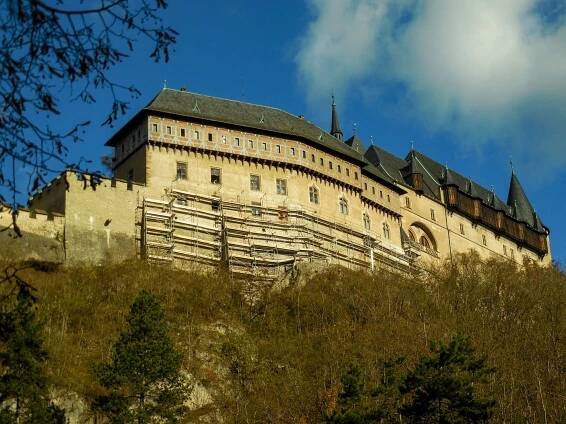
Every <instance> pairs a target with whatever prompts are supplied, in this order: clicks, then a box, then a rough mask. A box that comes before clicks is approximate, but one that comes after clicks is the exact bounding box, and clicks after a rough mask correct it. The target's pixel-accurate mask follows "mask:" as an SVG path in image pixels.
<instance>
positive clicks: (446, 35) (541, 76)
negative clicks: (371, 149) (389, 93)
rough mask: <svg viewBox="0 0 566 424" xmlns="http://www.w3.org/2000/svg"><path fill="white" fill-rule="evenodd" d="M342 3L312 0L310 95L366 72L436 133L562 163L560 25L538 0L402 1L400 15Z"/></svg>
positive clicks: (565, 80) (307, 58)
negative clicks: (395, 91)
mask: <svg viewBox="0 0 566 424" xmlns="http://www.w3.org/2000/svg"><path fill="white" fill-rule="evenodd" d="M339 4H340V5H337V2H335V1H331V0H327V1H324V0H318V1H316V2H315V11H316V13H317V15H316V18H315V20H314V22H313V23H312V24H311V26H310V27H309V31H308V33H307V35H306V37H305V39H304V41H303V44H302V49H301V51H300V53H299V55H298V63H299V69H300V73H301V75H302V76H303V77H304V80H305V82H306V84H307V90H308V92H309V95H310V96H311V98H316V96H318V95H321V94H326V93H324V90H327V89H328V87H331V86H335V87H339V88H341V89H344V88H345V87H348V86H349V85H350V84H352V83H353V82H355V81H359V80H360V78H364V77H365V78H364V79H363V83H368V82H370V83H378V84H381V85H383V84H387V83H388V82H391V81H394V82H401V83H402V84H404V86H405V87H406V88H407V90H408V92H409V93H410V96H411V99H412V103H413V106H414V111H413V112H415V113H414V114H413V116H419V117H420V118H421V119H422V123H423V124H424V125H426V126H428V127H429V129H431V130H432V131H437V130H442V131H449V132H452V133H454V134H455V135H457V136H458V137H457V138H456V139H457V140H458V141H459V142H464V143H469V145H474V146H477V145H481V144H482V143H486V142H487V141H492V140H495V141H498V142H500V143H505V144H506V147H507V148H508V150H509V151H510V153H513V154H514V156H519V157H521V156H522V157H523V159H525V161H529V160H531V161H533V162H536V161H539V160H541V159H543V160H545V162H546V163H548V164H549V165H551V166H552V165H554V166H561V165H566V25H565V24H564V20H563V19H562V21H560V20H554V22H552V19H550V21H551V23H552V25H549V22H548V20H543V19H541V18H540V16H539V15H538V14H537V10H536V6H539V3H538V1H537V0H473V1H467V0H462V1H455V0H427V1H408V2H404V4H403V6H404V9H403V10H402V12H404V13H397V12H399V2H391V3H388V2H386V1H385V0H384V1H363V0H360V1H355V0H343V1H341V2H339ZM560 4H561V3H558V5H560ZM393 7H396V10H395V11H394V10H392V8H393ZM362 8H363V12H360V13H359V14H358V13H355V12H356V11H359V10H361V9H362ZM559 9H560V8H558V9H557V10H559ZM370 11H373V13H372V12H370ZM562 12H564V10H562ZM348 13H350V14H351V15H352V16H353V17H357V19H359V20H358V21H356V22H352V21H351V17H350V19H340V16H341V15H347V14H348ZM360 15H361V17H360ZM407 16H410V18H409V19H407ZM362 17H364V18H365V19H364V18H362ZM400 17H403V19H404V20H403V19H400ZM336 25H338V27H337V28H335V26H336ZM329 32H330V33H331V34H333V35H329ZM329 39H330V40H331V41H329ZM325 40H326V41H325ZM360 40H361V41H360ZM325 43H326V46H329V45H330V46H332V47H333V48H331V49H324V48H323V47H324V46H325ZM358 43H359V44H358ZM329 65H331V66H329ZM329 68H330V70H329ZM334 69H335V70H337V71H336V72H334V71H333V70H334ZM534 145H536V147H537V148H536V149H533V148H532V147H533V146H534Z"/></svg>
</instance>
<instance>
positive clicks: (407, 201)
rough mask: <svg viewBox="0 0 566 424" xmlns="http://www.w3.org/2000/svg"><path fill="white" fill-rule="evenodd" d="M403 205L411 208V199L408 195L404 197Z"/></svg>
mask: <svg viewBox="0 0 566 424" xmlns="http://www.w3.org/2000/svg"><path fill="white" fill-rule="evenodd" d="M405 206H406V207H407V208H409V209H410V208H411V199H410V198H409V197H405Z"/></svg>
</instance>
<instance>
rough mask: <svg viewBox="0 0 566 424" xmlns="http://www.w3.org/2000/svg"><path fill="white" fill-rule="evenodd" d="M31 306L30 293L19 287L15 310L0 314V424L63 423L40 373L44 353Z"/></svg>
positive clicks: (60, 411)
mask: <svg viewBox="0 0 566 424" xmlns="http://www.w3.org/2000/svg"><path fill="white" fill-rule="evenodd" d="M34 303H35V302H34V297H33V296H32V295H31V293H30V291H29V289H27V288H24V287H20V288H19V290H18V293H17V295H16V299H15V304H14V306H13V307H9V306H8V307H7V310H6V311H4V312H2V313H0V345H1V349H0V375H1V376H0V423H14V422H15V423H33V424H48V423H63V422H64V421H65V417H64V413H63V411H62V410H60V409H59V408H57V407H56V406H54V405H53V404H52V403H51V402H50V400H49V397H48V387H47V378H46V376H45V374H44V372H43V365H44V362H45V360H46V359H47V352H46V351H45V349H44V348H43V342H42V338H41V330H42V326H41V324H40V323H39V322H38V321H37V319H36V316H35V311H34ZM4 306H6V305H4Z"/></svg>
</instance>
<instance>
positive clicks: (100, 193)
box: [65, 173, 144, 264]
mask: <svg viewBox="0 0 566 424" xmlns="http://www.w3.org/2000/svg"><path fill="white" fill-rule="evenodd" d="M67 180H68V182H69V189H68V191H67V194H66V205H65V251H66V257H67V262H68V263H69V264H76V263H94V264H100V263H103V262H106V261H112V262H115V261H123V260H125V259H128V258H133V257H136V255H137V253H138V249H137V245H136V238H137V237H138V235H139V227H138V225H137V224H139V220H138V219H136V214H139V211H138V205H139V204H141V199H142V198H143V193H142V192H143V190H144V186H142V185H138V184H131V185H128V184H127V183H126V182H125V181H115V186H113V183H112V180H110V179H106V178H105V179H102V182H101V184H99V185H97V186H96V190H93V189H92V188H91V187H89V186H87V187H86V188H84V185H83V182H82V181H80V180H78V179H77V177H76V176H75V175H74V174H73V173H68V174H67Z"/></svg>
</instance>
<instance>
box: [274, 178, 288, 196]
mask: <svg viewBox="0 0 566 424" xmlns="http://www.w3.org/2000/svg"><path fill="white" fill-rule="evenodd" d="M275 189H276V191H277V194H279V195H281V196H287V180H286V179H285V178H276V179H275Z"/></svg>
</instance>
